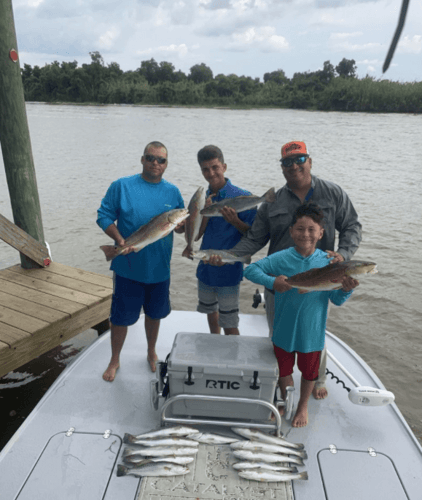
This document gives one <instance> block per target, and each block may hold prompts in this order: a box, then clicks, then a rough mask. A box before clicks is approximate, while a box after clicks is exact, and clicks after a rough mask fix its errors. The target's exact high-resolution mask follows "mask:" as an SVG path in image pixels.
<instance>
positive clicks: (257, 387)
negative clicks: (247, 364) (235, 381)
mask: <svg viewBox="0 0 422 500" xmlns="http://www.w3.org/2000/svg"><path fill="white" fill-rule="evenodd" d="M258 381H259V380H258V372H257V371H256V372H253V379H252V380H251V382H253V383H252V385H250V386H249V387H250V388H251V389H252V390H254V391H256V390H257V389H259V388H260V386H259V385H257V382H258Z"/></svg>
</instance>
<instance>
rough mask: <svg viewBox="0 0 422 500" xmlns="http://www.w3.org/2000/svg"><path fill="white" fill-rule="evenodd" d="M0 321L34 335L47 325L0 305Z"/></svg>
mask: <svg viewBox="0 0 422 500" xmlns="http://www.w3.org/2000/svg"><path fill="white" fill-rule="evenodd" d="M0 320H1V321H2V323H6V324H7V325H11V326H15V327H16V328H20V329H21V330H23V331H24V332H28V333H34V332H36V331H37V330H41V329H43V328H45V327H46V326H47V325H48V323H47V321H42V320H40V319H36V318H33V317H31V316H28V315H27V314H24V313H22V312H19V311H14V310H11V309H9V308H7V307H3V306H1V305H0Z"/></svg>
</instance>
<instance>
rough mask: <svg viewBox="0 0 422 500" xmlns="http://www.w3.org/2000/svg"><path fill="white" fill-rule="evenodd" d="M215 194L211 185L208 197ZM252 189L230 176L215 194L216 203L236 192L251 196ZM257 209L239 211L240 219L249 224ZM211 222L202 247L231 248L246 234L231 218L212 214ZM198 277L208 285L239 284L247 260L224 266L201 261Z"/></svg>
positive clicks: (232, 195)
mask: <svg viewBox="0 0 422 500" xmlns="http://www.w3.org/2000/svg"><path fill="white" fill-rule="evenodd" d="M211 194H212V191H211V190H210V189H208V191H207V197H208V196H210V195H211ZM251 194H252V193H250V192H249V191H246V190H245V189H241V188H239V187H237V186H234V185H233V184H232V183H231V182H230V179H226V184H225V185H224V186H223V187H222V188H221V189H220V191H218V193H217V195H216V196H214V197H213V199H212V201H213V203H216V202H217V201H221V200H224V199H226V198H235V197H236V196H250V195H251ZM256 212H257V210H256V209H252V210H245V211H243V212H240V213H238V214H237V216H238V217H239V219H240V220H241V221H243V222H245V223H246V224H249V226H252V223H253V221H254V219H255V216H256ZM208 219H209V220H208V224H207V227H206V229H205V233H204V236H203V238H202V244H201V250H209V249H210V248H211V249H214V250H228V249H231V248H233V247H234V246H235V245H236V243H238V242H239V241H240V239H241V238H242V236H243V235H242V233H241V232H240V231H238V230H237V229H236V228H235V227H234V226H232V225H231V224H230V223H229V222H227V221H226V220H225V219H224V217H209V218H208ZM196 276H197V278H198V279H199V280H200V281H202V283H205V284H206V285H208V286H235V285H237V284H238V283H240V281H242V278H243V264H242V263H241V262H235V263H234V264H226V265H224V266H221V267H218V266H211V265H210V264H205V263H204V262H202V261H201V262H200V263H199V265H198V268H197V271H196Z"/></svg>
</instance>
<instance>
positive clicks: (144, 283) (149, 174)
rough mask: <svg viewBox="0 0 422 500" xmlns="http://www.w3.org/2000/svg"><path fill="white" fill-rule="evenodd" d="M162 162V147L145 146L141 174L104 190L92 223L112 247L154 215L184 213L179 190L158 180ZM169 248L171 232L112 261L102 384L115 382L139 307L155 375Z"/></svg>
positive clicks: (157, 144)
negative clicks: (107, 358)
mask: <svg viewBox="0 0 422 500" xmlns="http://www.w3.org/2000/svg"><path fill="white" fill-rule="evenodd" d="M167 161H168V154H167V149H166V147H165V146H164V145H163V144H162V143H161V142H151V143H149V144H148V145H147V146H146V147H145V150H144V154H143V156H142V158H141V163H142V166H143V169H142V173H141V174H136V175H132V176H129V177H122V178H120V179H118V180H117V181H115V182H113V183H112V184H111V186H110V187H109V189H108V191H107V193H106V195H105V196H104V198H103V200H102V202H101V206H100V208H99V209H98V218H97V224H98V225H99V226H100V227H101V229H103V231H104V232H105V233H106V234H107V235H108V236H110V238H112V239H113V240H114V241H115V243H116V245H118V246H123V245H124V244H125V238H128V237H129V236H130V235H131V234H132V233H134V232H135V231H136V230H137V229H139V227H140V226H142V225H144V224H147V223H148V222H149V221H150V220H151V219H152V218H153V217H155V216H156V215H159V214H161V213H163V212H168V211H169V210H172V209H175V208H184V202H183V198H182V195H181V193H180V191H179V189H178V188H177V187H176V186H174V185H173V184H171V183H170V182H167V181H166V180H164V179H163V174H164V172H165V170H166V168H167ZM116 221H117V225H116V224H115V222H116ZM176 231H177V232H181V231H183V226H182V227H181V228H176ZM172 249H173V233H170V234H169V235H167V236H166V237H164V238H162V239H160V240H158V241H156V242H155V243H152V244H150V245H148V246H146V247H145V248H143V249H142V250H141V251H139V252H133V247H129V248H127V249H125V250H124V252H123V253H122V254H121V255H119V256H118V257H116V258H115V259H113V260H112V262H111V266H110V269H111V270H112V271H114V274H113V282H114V287H113V297H112V304H111V313H110V324H111V360H110V363H109V365H108V368H107V369H106V371H105V372H104V374H103V379H104V380H106V381H108V382H112V381H113V380H114V378H115V376H116V372H117V370H118V368H119V366H120V361H119V360H120V352H121V350H122V348H123V344H124V342H125V339H126V335H127V330H128V326H130V325H133V324H134V323H136V321H137V320H138V319H139V316H140V312H141V308H142V307H143V308H144V312H145V332H146V337H147V343H148V354H147V359H148V362H149V364H150V367H151V371H153V372H154V371H155V369H156V366H155V364H156V361H157V354H156V352H155V345H156V342H157V338H158V330H159V327H160V320H161V319H162V318H165V317H166V316H168V314H170V310H171V307H170V297H169V288H170V259H171V254H172Z"/></svg>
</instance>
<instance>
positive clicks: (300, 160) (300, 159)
mask: <svg viewBox="0 0 422 500" xmlns="http://www.w3.org/2000/svg"><path fill="white" fill-rule="evenodd" d="M307 159H308V155H303V156H296V157H294V158H284V160H280V162H281V164H282V165H283V167H286V168H290V167H291V166H292V165H293V163H296V165H303V164H304V163H305V161H306V160H307Z"/></svg>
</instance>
